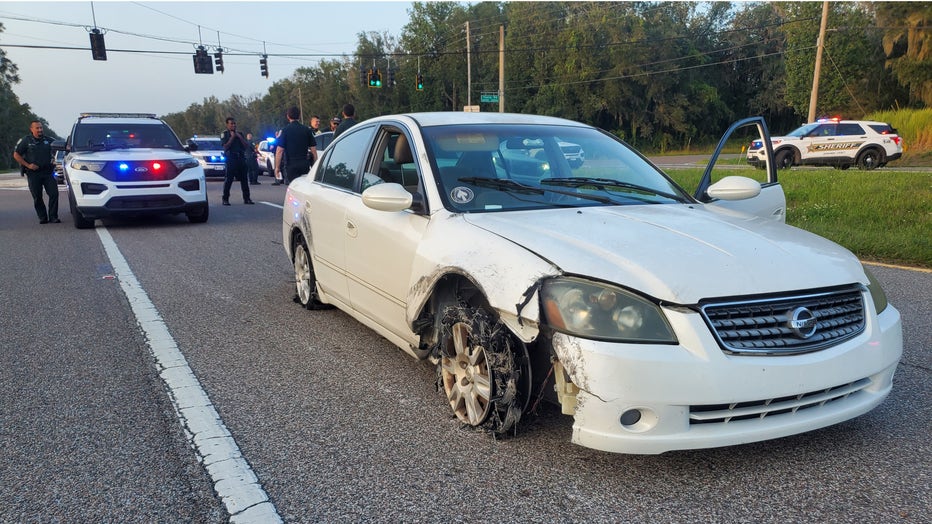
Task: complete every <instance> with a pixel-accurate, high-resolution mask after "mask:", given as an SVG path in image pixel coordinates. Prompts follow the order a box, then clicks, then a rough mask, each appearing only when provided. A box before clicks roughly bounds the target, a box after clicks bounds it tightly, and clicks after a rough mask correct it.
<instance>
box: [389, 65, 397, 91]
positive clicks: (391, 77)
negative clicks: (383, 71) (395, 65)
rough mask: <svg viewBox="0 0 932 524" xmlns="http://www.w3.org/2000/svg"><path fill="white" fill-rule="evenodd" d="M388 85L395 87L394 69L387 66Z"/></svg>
mask: <svg viewBox="0 0 932 524" xmlns="http://www.w3.org/2000/svg"><path fill="white" fill-rule="evenodd" d="M388 87H395V70H394V69H392V68H390V67H389V68H388Z"/></svg>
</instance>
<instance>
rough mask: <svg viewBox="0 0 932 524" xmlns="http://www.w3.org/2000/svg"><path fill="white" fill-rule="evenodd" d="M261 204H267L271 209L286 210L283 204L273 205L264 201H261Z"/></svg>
mask: <svg viewBox="0 0 932 524" xmlns="http://www.w3.org/2000/svg"><path fill="white" fill-rule="evenodd" d="M259 203H260V204H265V205H267V206H269V207H274V208H278V209H284V208H285V206H283V205H281V204H273V203H271V202H266V201H264V200H260V201H259Z"/></svg>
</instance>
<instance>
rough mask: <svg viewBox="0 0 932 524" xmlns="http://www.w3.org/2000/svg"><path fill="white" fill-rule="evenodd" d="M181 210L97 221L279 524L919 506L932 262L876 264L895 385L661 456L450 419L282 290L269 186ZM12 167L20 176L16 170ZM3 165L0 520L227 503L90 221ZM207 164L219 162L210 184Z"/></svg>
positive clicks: (213, 510) (377, 344)
mask: <svg viewBox="0 0 932 524" xmlns="http://www.w3.org/2000/svg"><path fill="white" fill-rule="evenodd" d="M263 181H264V182H265V184H263V185H261V186H254V189H253V197H252V198H253V200H256V201H257V202H259V205H255V206H244V205H242V204H241V201H242V199H241V198H240V194H239V190H238V186H234V189H233V198H232V199H231V200H232V203H233V205H232V206H230V207H221V206H219V205H214V206H212V207H211V217H210V221H209V222H208V223H206V224H200V225H195V224H189V223H188V222H187V220H186V219H184V218H183V217H165V218H157V219H151V220H145V221H139V222H117V221H112V222H111V221H108V222H105V223H104V224H103V225H101V223H100V222H98V225H97V228H98V229H101V228H104V227H105V228H106V232H107V233H108V234H109V235H110V236H112V238H113V242H114V244H115V245H116V246H117V248H118V249H119V252H120V253H121V254H122V256H123V257H124V258H125V261H126V264H127V265H128V266H129V268H130V269H131V271H132V273H133V274H134V275H135V278H136V279H137V280H138V285H139V287H140V288H141V289H142V290H144V292H145V293H146V295H147V296H148V298H149V300H151V302H152V305H153V306H154V307H155V309H156V310H157V312H158V314H159V315H160V317H161V319H162V320H163V321H164V324H165V326H166V327H167V329H168V331H169V333H170V335H171V337H172V338H173V340H174V342H175V343H176V344H177V347H178V349H179V350H180V351H181V352H182V353H183V355H184V357H185V359H186V360H187V363H188V365H189V366H190V368H191V370H192V371H193V373H194V374H195V375H196V377H197V378H198V380H199V381H200V384H201V385H202V386H203V388H204V390H205V391H206V393H207V395H208V396H209V398H210V400H211V401H212V403H213V407H214V408H215V409H216V411H217V413H218V414H219V415H220V417H221V418H222V423H223V424H224V425H225V427H226V428H228V430H229V433H230V435H231V436H232V437H233V438H234V439H235V441H236V444H237V445H238V447H239V450H240V452H241V453H242V457H243V458H244V459H245V461H246V462H248V464H249V466H251V470H252V471H253V472H254V474H255V475H256V477H257V478H258V483H259V485H261V488H262V489H263V490H264V492H265V493H267V494H268V499H269V500H268V503H269V505H270V506H271V507H273V508H274V510H275V511H276V512H277V514H278V515H279V516H280V517H281V518H282V519H283V520H284V521H285V522H364V521H365V522H368V521H372V522H444V523H449V522H480V521H486V522H496V523H506V522H515V523H525V522H650V523H662V522H671V523H674V522H675V523H680V522H755V523H757V522H780V523H785V522H832V523H844V522H850V523H859V524H860V523H864V522H907V523H912V522H928V521H929V520H928V519H929V515H932V487H930V486H932V479H930V473H932V453H930V450H932V444H930V442H932V440H930V438H929V435H930V434H932V422H930V421H932V386H930V380H929V379H930V376H929V375H930V369H932V357H930V349H932V336H930V333H932V326H930V322H932V273H930V272H918V271H910V270H906V269H900V268H890V267H874V268H873V271H874V272H875V274H876V275H877V276H878V278H879V279H880V280H881V282H882V283H883V284H884V286H885V290H886V292H887V294H888V296H889V298H890V301H891V303H893V304H894V305H895V306H896V307H897V308H898V309H899V310H900V312H901V313H902V315H903V317H904V337H905V354H904V357H903V360H902V362H901V364H900V367H899V370H898V371H897V375H896V379H895V384H894V390H893V393H892V395H891V396H890V397H889V398H888V399H887V400H886V401H885V402H884V403H883V404H882V405H881V406H880V407H879V408H877V409H876V410H874V411H872V412H871V413H868V414H867V415H864V416H862V417H860V418H858V419H855V420H852V421H849V422H846V423H842V424H839V425H837V426H834V427H831V428H826V429H823V430H820V431H815V432H812V433H809V434H805V435H799V436H795V437H789V438H784V439H779V440H775V441H769V442H763V443H757V444H749V445H744V446H735V447H729V448H721V449H714V450H702V451H689V452H673V453H667V454H664V455H659V456H632V455H617V454H607V453H603V452H598V451H594V450H589V449H586V448H582V447H579V446H575V445H573V444H571V443H570V442H569V437H570V428H571V426H572V420H571V418H569V417H565V416H563V415H560V414H559V413H558V412H557V411H556V410H554V409H552V408H550V407H548V406H545V407H544V408H543V409H542V410H541V411H540V412H539V413H538V414H537V415H535V416H529V417H527V418H526V419H522V425H521V428H520V434H519V436H518V437H517V438H512V439H507V440H498V441H496V440H492V439H490V438H489V437H488V436H487V435H485V434H483V433H479V432H476V431H472V430H470V429H466V428H463V427H462V426H461V425H460V424H459V423H458V422H457V421H456V420H455V419H454V418H453V417H452V415H451V413H450V410H449V408H448V406H447V405H446V404H445V401H444V400H443V399H442V398H441V395H440V394H439V393H437V392H436V391H435V389H434V380H435V374H434V369H433V367H432V366H430V365H429V364H427V363H424V362H418V361H415V360H413V359H411V358H410V357H409V356H407V355H406V354H404V353H402V352H401V351H400V350H398V349H396V348H395V347H394V346H392V345H391V344H389V343H388V342H387V341H385V340H384V339H382V338H380V337H379V336H377V335H375V334H373V333H372V332H371V331H369V330H368V329H366V328H364V327H363V326H362V325H360V324H359V323H357V322H356V321H354V320H352V319H350V318H349V317H348V316H346V315H345V314H343V313H340V312H339V311H335V310H331V311H319V312H310V311H305V310H302V309H301V308H299V307H298V306H297V305H296V304H295V303H294V302H293V301H292V296H293V287H292V282H291V279H292V270H291V267H290V265H289V263H288V261H287V260H286V258H285V255H284V252H283V250H282V247H281V232H280V221H281V219H280V215H281V211H280V210H279V209H278V208H277V207H274V206H273V205H267V204H265V205H264V203H269V204H274V205H279V204H280V203H281V201H282V196H283V194H284V190H283V189H282V187H272V186H270V185H269V184H268V178H264V179H263ZM6 185H7V186H9V185H10V184H6ZM2 186H3V184H0V246H2V249H0V264H2V267H3V268H4V275H5V276H4V278H3V279H0V297H2V301H0V313H2V314H0V486H2V489H0V522H208V523H211V522H224V521H227V520H228V519H229V513H228V511H227V508H226V506H225V504H224V499H223V498H222V497H221V496H218V495H217V492H215V486H214V485H213V481H212V479H211V477H210V476H209V475H208V473H207V469H206V468H205V467H204V466H203V465H202V464H201V463H199V461H198V455H197V454H196V453H195V451H194V449H192V446H191V444H190V443H189V441H188V438H187V435H186V432H185V431H184V430H183V429H182V425H181V423H180V422H179V421H178V418H177V414H176V410H175V408H174V407H173V404H172V398H171V397H170V396H169V394H168V393H167V391H166V388H165V386H164V385H163V383H162V381H161V379H160V378H159V374H158V368H157V366H156V364H155V361H154V357H153V356H152V354H151V353H150V349H149V338H147V336H146V335H145V334H144V333H143V332H142V331H141V329H140V324H139V323H137V319H136V318H135V317H134V314H133V310H132V306H133V304H131V303H130V300H129V299H128V298H127V295H126V294H125V293H124V291H123V289H122V288H121V282H120V279H119V278H116V276H115V271H114V268H113V267H112V265H111V264H112V262H111V258H110V257H109V256H108V253H107V251H106V250H105V248H104V246H103V244H102V241H101V236H100V235H99V233H98V232H97V231H95V230H90V231H88V230H76V229H74V227H73V224H72V221H71V217H70V214H69V213H68V211H67V205H66V202H67V200H66V199H65V198H64V193H62V197H63V198H62V203H63V204H65V205H64V206H63V209H62V213H61V218H62V222H63V223H62V224H47V225H39V224H38V221H37V219H36V218H35V214H34V212H33V210H32V206H31V201H30V198H29V194H28V192H26V191H25V190H24V189H22V188H15V187H14V188H11V187H2ZM220 187H221V183H220V182H215V181H211V182H209V191H210V198H211V201H212V202H213V203H215V204H216V203H219V201H220V198H219V194H220Z"/></svg>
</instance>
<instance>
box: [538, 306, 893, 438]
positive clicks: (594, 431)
mask: <svg viewBox="0 0 932 524" xmlns="http://www.w3.org/2000/svg"><path fill="white" fill-rule="evenodd" d="M667 313H668V317H669V318H670V320H671V323H672V324H673V325H674V327H675V329H676V332H677V334H678V336H679V337H680V344H679V345H631V344H615V343H609V342H599V341H592V340H583V339H578V338H574V337H571V336H568V335H563V334H559V333H557V334H555V335H554V338H553V348H554V351H555V352H556V354H557V356H558V358H559V359H560V362H561V364H562V365H563V366H564V368H565V369H566V370H567V372H568V374H569V377H570V379H572V381H573V383H574V384H575V385H576V386H577V387H578V388H579V391H578V393H577V394H576V409H575V413H574V417H575V420H574V424H573V436H572V441H573V442H574V443H576V444H580V445H582V446H585V447H589V448H594V449H599V450H603V451H609V452H618V453H636V454H657V453H663V452H666V451H671V450H679V449H698V448H710V447H719V446H729V445H736V444H744V443H749V442H757V441H761V440H767V439H773V438H778V437H784V436H788V435H794V434H798V433H803V432H806V431H811V430H814V429H818V428H822V427H825V426H829V425H832V424H836V423H839V422H843V421H845V420H848V419H851V418H854V417H857V416H859V415H862V414H864V413H866V412H868V411H870V410H871V409H873V408H874V407H875V406H877V405H878V404H880V403H881V402H882V401H883V400H884V398H886V396H887V395H888V394H889V393H890V390H891V387H892V380H893V374H894V371H895V370H896V366H897V363H898V362H899V359H900V356H901V354H902V346H903V343H902V340H903V339H902V326H901V321H900V315H899V312H898V311H896V309H894V308H893V307H892V306H888V307H887V309H886V310H885V311H884V312H883V313H882V314H881V315H880V316H879V317H878V316H874V317H872V318H873V319H874V320H873V321H868V325H867V326H866V328H865V331H864V332H863V333H861V334H860V335H858V336H857V337H855V338H853V339H850V340H848V341H845V342H843V343H841V344H839V345H837V346H835V347H832V348H828V349H825V350H822V351H817V352H813V353H807V354H802V355H788V356H737V355H729V354H726V353H724V352H723V351H722V350H721V349H719V347H718V345H717V343H716V341H715V340H714V338H713V336H712V335H711V333H709V331H708V328H707V327H706V326H705V324H704V323H703V322H702V320H701V319H700V318H699V315H696V314H677V313H674V312H669V311H668V312H667ZM684 334H686V335H684ZM623 416H624V418H623Z"/></svg>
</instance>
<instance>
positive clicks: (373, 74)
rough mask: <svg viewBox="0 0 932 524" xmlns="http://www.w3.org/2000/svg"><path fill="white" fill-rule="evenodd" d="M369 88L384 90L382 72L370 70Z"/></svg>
mask: <svg viewBox="0 0 932 524" xmlns="http://www.w3.org/2000/svg"><path fill="white" fill-rule="evenodd" d="M369 87H374V88H378V89H381V88H382V72H381V71H379V70H378V69H376V70H372V69H370V70H369Z"/></svg>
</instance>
